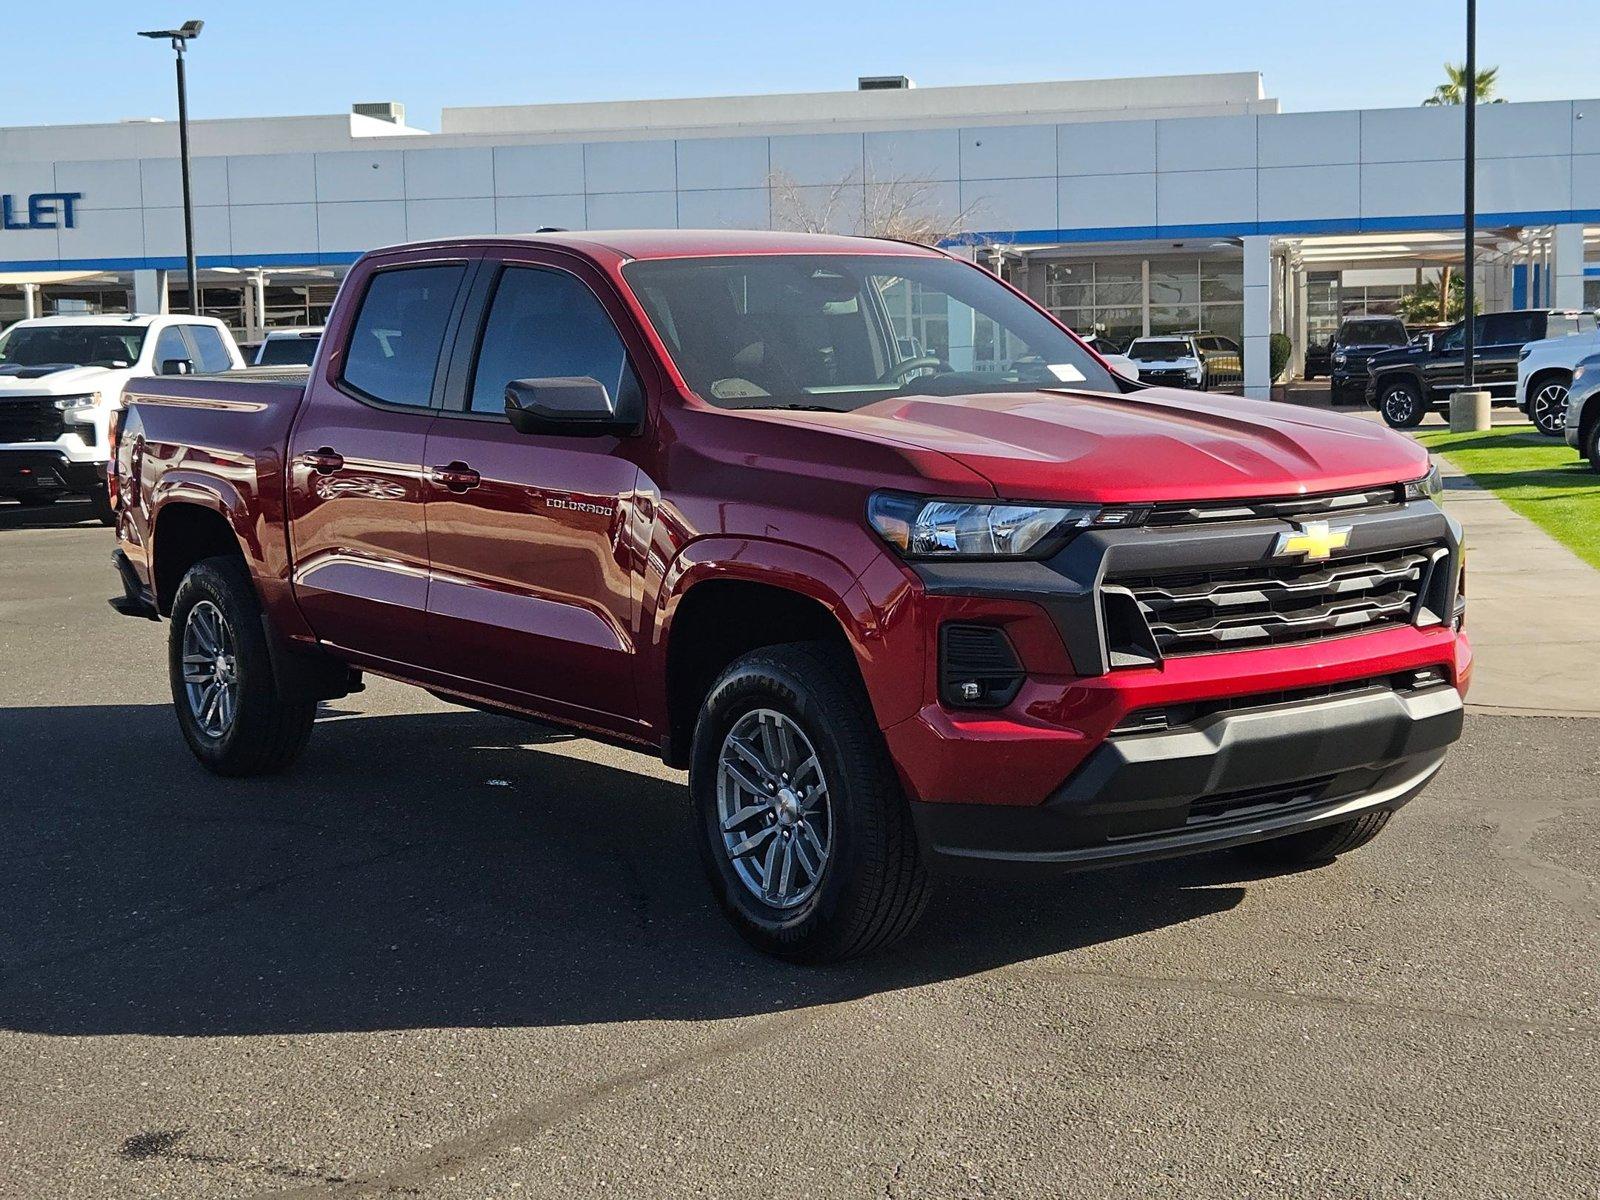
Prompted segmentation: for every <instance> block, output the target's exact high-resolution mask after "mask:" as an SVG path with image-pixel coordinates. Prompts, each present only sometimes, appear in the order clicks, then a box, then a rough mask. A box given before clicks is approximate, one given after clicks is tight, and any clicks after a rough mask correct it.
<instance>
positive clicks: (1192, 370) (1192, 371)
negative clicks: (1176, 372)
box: [1188, 363, 1203, 379]
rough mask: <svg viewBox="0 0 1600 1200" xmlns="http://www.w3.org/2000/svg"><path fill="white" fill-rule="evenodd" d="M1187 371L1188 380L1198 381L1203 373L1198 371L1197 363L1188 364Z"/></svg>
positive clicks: (1198, 365)
mask: <svg viewBox="0 0 1600 1200" xmlns="http://www.w3.org/2000/svg"><path fill="white" fill-rule="evenodd" d="M1188 371H1189V378H1190V379H1199V378H1200V376H1201V375H1202V374H1203V372H1202V371H1201V370H1200V364H1199V363H1190V364H1189V367H1188Z"/></svg>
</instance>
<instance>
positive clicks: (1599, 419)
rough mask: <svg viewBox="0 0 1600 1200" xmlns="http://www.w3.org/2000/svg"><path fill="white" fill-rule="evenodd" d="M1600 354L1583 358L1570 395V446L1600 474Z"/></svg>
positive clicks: (1576, 371) (1568, 423)
mask: <svg viewBox="0 0 1600 1200" xmlns="http://www.w3.org/2000/svg"><path fill="white" fill-rule="evenodd" d="M1597 395H1600V354H1591V355H1589V356H1588V357H1587V358H1580V359H1579V360H1578V365H1577V366H1576V367H1575V368H1573V371H1572V389H1571V390H1570V391H1569V392H1568V393H1567V430H1566V431H1567V445H1569V446H1571V447H1572V448H1573V449H1574V450H1576V451H1577V452H1578V453H1579V454H1581V455H1583V456H1584V457H1585V458H1587V459H1588V460H1589V466H1590V467H1592V468H1593V469H1594V470H1596V471H1600V400H1596V399H1595V397H1596V396H1597Z"/></svg>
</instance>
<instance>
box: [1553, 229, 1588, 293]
mask: <svg viewBox="0 0 1600 1200" xmlns="http://www.w3.org/2000/svg"><path fill="white" fill-rule="evenodd" d="M1555 252H1556V254H1555V257H1556V261H1555V276H1556V291H1555V302H1554V304H1553V306H1552V307H1555V308H1582V307H1583V226H1582V225H1557V226H1556V237H1555Z"/></svg>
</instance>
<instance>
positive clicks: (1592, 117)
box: [1571, 100, 1600, 154]
mask: <svg viewBox="0 0 1600 1200" xmlns="http://www.w3.org/2000/svg"><path fill="white" fill-rule="evenodd" d="M1571 121H1572V124H1571V129H1572V153H1574V154H1600V100H1574V101H1573V102H1572V118H1571Z"/></svg>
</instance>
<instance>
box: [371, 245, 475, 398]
mask: <svg viewBox="0 0 1600 1200" xmlns="http://www.w3.org/2000/svg"><path fill="white" fill-rule="evenodd" d="M465 273H466V268H465V267H463V266H461V265H460V264H456V265H452V266H440V267H402V268H399V269H397V270H393V271H380V272H378V274H376V275H374V276H373V277H372V282H371V283H369V284H368V285H367V294H366V296H365V297H364V298H363V299H362V301H361V311H360V312H358V313H357V314H356V321H355V327H354V328H353V329H352V330H351V331H350V347H349V350H348V351H347V352H346V354H345V359H344V381H345V382H346V383H347V384H349V385H350V386H351V387H353V388H355V389H356V390H357V391H358V392H361V393H362V394H363V395H366V396H370V397H371V398H372V399H374V400H382V401H383V402H384V403H386V404H405V405H410V406H412V407H415V408H426V407H427V406H428V403H429V401H430V400H431V399H432V397H433V377H434V374H435V372H436V371H437V370H438V368H439V351H440V349H441V348H442V347H443V345H444V333H445V327H446V326H447V325H449V323H450V306H451V305H452V304H453V303H454V302H455V298H456V291H457V289H458V288H459V287H460V286H461V278H462V276H463V275H464V274H465Z"/></svg>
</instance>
